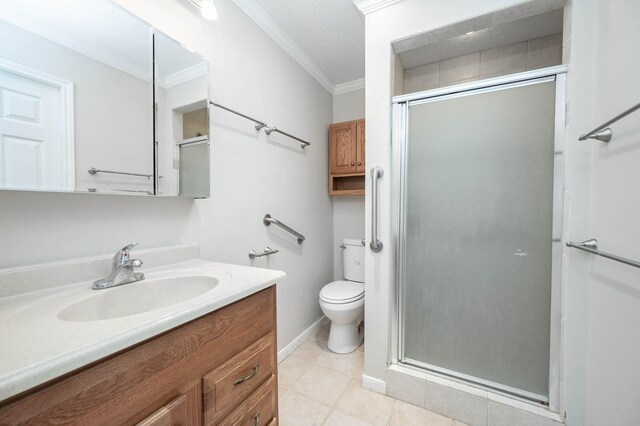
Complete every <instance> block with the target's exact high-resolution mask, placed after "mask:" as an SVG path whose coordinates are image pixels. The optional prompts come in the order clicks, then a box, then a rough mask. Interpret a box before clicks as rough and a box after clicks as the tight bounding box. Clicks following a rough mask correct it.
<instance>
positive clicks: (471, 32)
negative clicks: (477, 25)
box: [465, 31, 475, 35]
mask: <svg viewBox="0 0 640 426" xmlns="http://www.w3.org/2000/svg"><path fill="white" fill-rule="evenodd" d="M473 33H475V31H469V32H468V33H465V35H471V34H473Z"/></svg>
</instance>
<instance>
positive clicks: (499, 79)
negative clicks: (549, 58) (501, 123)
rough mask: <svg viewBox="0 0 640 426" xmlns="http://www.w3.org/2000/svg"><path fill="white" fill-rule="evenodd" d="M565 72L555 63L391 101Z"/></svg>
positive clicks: (425, 91) (399, 96) (455, 91)
mask: <svg viewBox="0 0 640 426" xmlns="http://www.w3.org/2000/svg"><path fill="white" fill-rule="evenodd" d="M566 72H567V66H566V65H556V66H553V67H549V68H540V69H537V70H532V71H524V72H519V73H516V74H509V75H505V76H502V77H495V78H487V79H485V80H478V81H473V82H470V83H463V84H456V85H453V86H446V87H440V88H438V89H430V90H424V91H422V92H414V93H408V94H406V95H398V96H394V97H393V99H392V103H399V102H411V101H413V100H416V99H422V98H430V97H434V96H440V95H449V94H452V93H457V92H466V91H468V90H473V89H480V88H483V87H488V86H495V85H498V84H507V83H514V82H517V81H522V80H531V79H534V78H539V77H549V76H555V75H557V74H562V73H566Z"/></svg>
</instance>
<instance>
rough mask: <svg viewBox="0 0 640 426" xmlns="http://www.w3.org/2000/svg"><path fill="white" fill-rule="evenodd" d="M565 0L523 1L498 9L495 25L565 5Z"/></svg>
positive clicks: (495, 13) (494, 17)
mask: <svg viewBox="0 0 640 426" xmlns="http://www.w3.org/2000/svg"><path fill="white" fill-rule="evenodd" d="M565 2H566V1H565V0H536V1H530V2H527V3H522V4H519V5H517V6H513V7H510V8H508V9H503V10H498V11H496V12H494V13H493V23H492V25H493V26H497V25H502V24H506V23H508V22H512V21H516V20H519V19H523V18H528V17H530V16H534V15H540V14H542V13H545V12H549V11H551V10H556V9H561V8H563V7H564V4H565Z"/></svg>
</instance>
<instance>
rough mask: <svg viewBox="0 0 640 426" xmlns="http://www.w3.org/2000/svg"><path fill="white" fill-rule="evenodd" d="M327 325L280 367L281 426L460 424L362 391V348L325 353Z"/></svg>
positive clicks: (382, 396) (400, 402) (385, 397)
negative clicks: (347, 352) (342, 352)
mask: <svg viewBox="0 0 640 426" xmlns="http://www.w3.org/2000/svg"><path fill="white" fill-rule="evenodd" d="M328 335H329V323H328V321H327V322H325V323H324V324H323V326H322V327H321V328H320V329H319V330H318V332H317V333H316V334H315V335H314V336H313V337H312V338H310V339H308V340H307V341H305V342H304V343H303V344H302V345H300V346H299V347H298V348H297V349H296V350H295V351H294V352H293V353H292V354H291V355H289V357H288V358H287V359H285V360H284V361H283V362H282V363H281V364H280V365H279V367H278V368H279V370H278V373H279V389H278V391H279V397H280V425H281V426H306V425H309V426H311V425H326V426H378V425H380V426H387V425H389V426H414V425H415V426H418V425H420V426H430V425H433V426H440V425H443V426H444V425H446V426H454V425H455V426H459V425H462V423H459V422H456V421H454V420H452V419H450V418H448V417H445V416H442V415H440V414H437V413H434V412H432V411H428V410H425V409H423V408H420V407H416V406H414V405H411V404H407V403H405V402H402V401H398V400H395V399H393V398H389V397H387V396H384V395H380V394H378V393H376V392H371V391H368V390H365V389H363V388H362V386H361V385H360V380H361V379H360V378H361V376H362V369H363V364H364V347H363V346H360V348H358V350H357V351H355V352H352V353H350V354H345V355H338V354H334V353H333V352H331V351H329V350H328V349H327V337H328Z"/></svg>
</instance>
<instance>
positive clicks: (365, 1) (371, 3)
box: [353, 0, 402, 15]
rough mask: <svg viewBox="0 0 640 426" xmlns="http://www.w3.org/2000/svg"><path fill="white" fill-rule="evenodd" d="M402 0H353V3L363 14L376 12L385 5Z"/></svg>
mask: <svg viewBox="0 0 640 426" xmlns="http://www.w3.org/2000/svg"><path fill="white" fill-rule="evenodd" d="M401 1H402V0H353V5H354V6H355V7H356V8H357V9H358V10H359V11H360V12H361V13H362V14H363V15H367V14H369V13H372V12H375V11H377V10H380V9H384V8H385V7H389V6H391V5H394V4H396V3H400V2H401Z"/></svg>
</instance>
